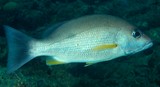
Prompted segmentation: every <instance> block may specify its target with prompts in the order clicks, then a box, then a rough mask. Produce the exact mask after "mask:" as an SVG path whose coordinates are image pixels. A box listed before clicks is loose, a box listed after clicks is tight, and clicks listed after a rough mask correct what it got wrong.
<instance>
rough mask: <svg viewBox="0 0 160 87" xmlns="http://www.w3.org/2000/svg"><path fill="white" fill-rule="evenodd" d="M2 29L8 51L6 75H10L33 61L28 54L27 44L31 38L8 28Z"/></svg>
mask: <svg viewBox="0 0 160 87" xmlns="http://www.w3.org/2000/svg"><path fill="white" fill-rule="evenodd" d="M4 29H5V33H6V37H7V43H8V50H9V51H8V62H7V70H8V73H12V72H14V71H15V70H17V69H18V68H20V67H21V66H23V65H24V64H25V63H27V62H28V61H30V60H31V59H33V56H31V55H30V54H29V49H30V47H29V43H30V41H31V40H32V38H31V37H29V36H27V35H25V34H23V33H21V32H19V31H17V30H15V29H14V28H11V27H9V26H4Z"/></svg>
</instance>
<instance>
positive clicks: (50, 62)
mask: <svg viewBox="0 0 160 87" xmlns="http://www.w3.org/2000/svg"><path fill="white" fill-rule="evenodd" d="M58 64H65V63H64V62H61V61H57V60H54V59H48V60H46V65H48V66H51V65H58Z"/></svg>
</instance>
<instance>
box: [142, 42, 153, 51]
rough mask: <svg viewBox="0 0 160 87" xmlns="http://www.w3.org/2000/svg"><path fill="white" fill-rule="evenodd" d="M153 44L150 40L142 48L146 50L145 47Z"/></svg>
mask: <svg viewBox="0 0 160 87" xmlns="http://www.w3.org/2000/svg"><path fill="white" fill-rule="evenodd" d="M152 46H153V42H152V41H149V42H148V43H146V44H145V45H144V46H143V48H142V50H145V49H147V48H150V47H152Z"/></svg>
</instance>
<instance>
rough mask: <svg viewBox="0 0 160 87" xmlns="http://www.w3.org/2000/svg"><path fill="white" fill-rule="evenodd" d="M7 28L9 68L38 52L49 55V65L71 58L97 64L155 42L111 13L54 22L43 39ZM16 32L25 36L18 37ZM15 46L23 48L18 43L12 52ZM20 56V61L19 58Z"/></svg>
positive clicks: (15, 67)
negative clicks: (57, 23)
mask: <svg viewBox="0 0 160 87" xmlns="http://www.w3.org/2000/svg"><path fill="white" fill-rule="evenodd" d="M5 30H6V35H7V39H8V42H9V54H8V55H9V56H8V57H9V58H8V70H9V72H13V71H15V70H17V69H18V68H20V67H21V66H22V65H24V64H25V63H26V62H28V61H30V60H31V59H33V58H35V57H37V56H44V55H45V56H50V59H47V60H46V62H47V65H56V64H63V63H71V62H86V63H91V64H94V63H97V62H102V61H108V60H111V59H115V58H118V57H120V56H125V55H128V54H134V53H136V52H139V51H142V50H145V49H147V48H149V47H151V46H152V44H153V43H152V41H151V39H150V38H149V37H147V36H146V35H145V34H143V33H142V32H141V31H139V30H138V29H137V28H136V27H135V26H133V25H132V24H130V23H128V22H126V21H124V20H123V19H120V18H117V17H114V16H110V15H90V16H84V17H80V18H77V19H73V20H71V21H67V22H65V23H63V24H60V25H59V26H58V27H56V29H55V27H54V26H52V27H50V28H49V29H47V30H46V32H45V33H44V37H45V38H43V39H42V40H36V39H33V38H31V37H29V36H26V35H24V34H22V33H21V32H19V31H16V30H15V29H13V28H11V27H8V26H5ZM9 31H10V33H9ZM11 34H12V35H13V36H14V37H11ZM17 36H21V37H22V38H24V39H23V40H19V37H17ZM11 39H12V40H11ZM17 39H18V40H17ZM15 41H18V42H15ZM24 41H25V42H27V43H24ZM19 42H23V43H19ZM13 46H18V47H20V48H18V47H15V49H16V50H14V52H13V49H11V48H13ZM21 46H23V47H21ZM24 47H26V48H25V52H26V53H24V54H23V55H21V56H19V57H18V56H17V55H18V53H21V52H24ZM14 56H16V58H15V57H14ZM17 57H18V58H17ZM13 59H14V61H12V62H10V61H11V60H13ZM19 59H20V60H21V61H17V60H19ZM55 61H58V62H55Z"/></svg>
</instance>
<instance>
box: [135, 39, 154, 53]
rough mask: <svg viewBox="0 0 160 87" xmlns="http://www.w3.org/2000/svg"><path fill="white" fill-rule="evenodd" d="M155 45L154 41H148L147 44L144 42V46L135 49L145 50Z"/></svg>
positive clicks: (138, 50)
mask: <svg viewBox="0 0 160 87" xmlns="http://www.w3.org/2000/svg"><path fill="white" fill-rule="evenodd" d="M152 45H153V42H152V41H149V42H147V43H146V44H144V46H143V47H142V48H139V49H137V50H136V51H135V53H136V52H140V51H143V50H146V49H148V48H150V47H151V46H152Z"/></svg>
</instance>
